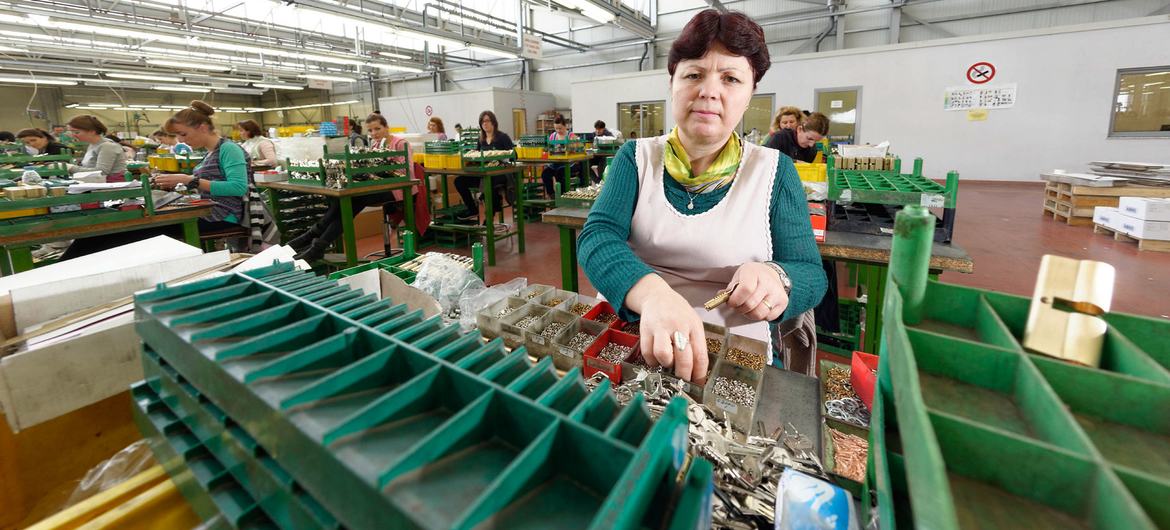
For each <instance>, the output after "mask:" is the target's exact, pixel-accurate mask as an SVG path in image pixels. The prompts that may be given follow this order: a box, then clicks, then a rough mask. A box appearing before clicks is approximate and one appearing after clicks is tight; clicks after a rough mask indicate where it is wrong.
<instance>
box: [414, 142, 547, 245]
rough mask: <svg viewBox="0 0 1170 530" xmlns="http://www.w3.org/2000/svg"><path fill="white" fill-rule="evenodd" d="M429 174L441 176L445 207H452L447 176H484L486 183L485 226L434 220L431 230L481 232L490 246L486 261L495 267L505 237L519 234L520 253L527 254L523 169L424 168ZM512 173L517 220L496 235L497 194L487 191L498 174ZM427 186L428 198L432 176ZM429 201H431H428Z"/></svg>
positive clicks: (481, 189)
mask: <svg viewBox="0 0 1170 530" xmlns="http://www.w3.org/2000/svg"><path fill="white" fill-rule="evenodd" d="M424 173H426V175H428V176H429V175H438V176H439V177H440V178H439V180H440V182H439V189H440V191H442V193H443V208H444V209H446V208H448V207H450V205H451V202H450V197H449V195H450V191H449V190H448V189H447V177H449V176H451V177H476V178H481V179H483V185H482V186H480V191H481V192H483V206H484V224H483V226H471V225H462V224H452V225H441V224H437V223H434V222H432V223H431V229H436V230H458V231H460V232H468V233H477V234H482V235H483V237H484V242H485V244H486V246H487V264H488V265H489V266H494V265H495V264H496V241H497V240H499V239H506V238H509V237H512V236H516V241H517V247H518V248H519V250H520V253H521V254H523V253H524V215H523V214H522V213H521V212H523V211H524V194H523V193H520V190H521V188H522V187H523V185H524V182H523V180H524V177H523V174H524V168H522V167H520V166H518V165H513V166H502V167H500V168H497V169H488V170H477V169H427V170H425V171H424ZM508 176H511V177H512V178H514V179H515V180H516V190H517V193H516V204H514V205H512V220H513V221H514V222H515V223H516V229H515V230H513V231H511V232H507V233H504V234H497V233H496V227H495V219H494V218H495V214H496V205H495V199H494V198H493V195H495V194H494V193H490V192H489V191H487V190H491V189H492V179H493V178H496V177H508ZM424 181H425V184H424V185H425V186H426V187H427V197H428V199H429V197H430V195H431V194H430V182H429V181H430V179H429V178H427V179H424ZM428 204H430V203H429V202H428ZM500 206H501V208H500V211H501V212H502V211H503V205H500Z"/></svg>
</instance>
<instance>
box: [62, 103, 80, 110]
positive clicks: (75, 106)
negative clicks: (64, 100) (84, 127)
mask: <svg viewBox="0 0 1170 530" xmlns="http://www.w3.org/2000/svg"><path fill="white" fill-rule="evenodd" d="M79 106H81V104H80V103H69V104H67V105H65V108H67V109H75V108H77V107H79Z"/></svg>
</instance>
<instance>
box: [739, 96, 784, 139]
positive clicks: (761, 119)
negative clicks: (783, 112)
mask: <svg viewBox="0 0 1170 530" xmlns="http://www.w3.org/2000/svg"><path fill="white" fill-rule="evenodd" d="M774 96H775V95H774V94H756V95H754V96H752V100H751V102H750V103H748V108H747V110H745V111H744V113H743V119H742V120H740V122H739V128H738V129H736V130H738V131H739V134H740V136H742V137H744V138H747V137H748V135H749V134H750V133H751V132H752V130H753V129H755V131H756V133H757V137H758V139H759V141H760V142H762V141H763V139H764V138H766V137H767V136H768V132H769V131H770V130H771V128H772V108H773V107H772V105H773V99H774Z"/></svg>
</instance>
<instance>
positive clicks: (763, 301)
mask: <svg viewBox="0 0 1170 530" xmlns="http://www.w3.org/2000/svg"><path fill="white" fill-rule="evenodd" d="M760 302H761V303H763V304H764V307H766V308H768V311H771V310H772V304H769V303H768V301H767V300H760Z"/></svg>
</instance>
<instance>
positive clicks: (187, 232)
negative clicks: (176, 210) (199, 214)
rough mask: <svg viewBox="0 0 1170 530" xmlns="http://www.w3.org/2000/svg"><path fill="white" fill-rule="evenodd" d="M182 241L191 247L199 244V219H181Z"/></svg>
mask: <svg viewBox="0 0 1170 530" xmlns="http://www.w3.org/2000/svg"><path fill="white" fill-rule="evenodd" d="M183 241H186V242H187V244H188V245H191V246H193V247H198V246H199V220H198V219H187V220H186V221H183Z"/></svg>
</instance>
